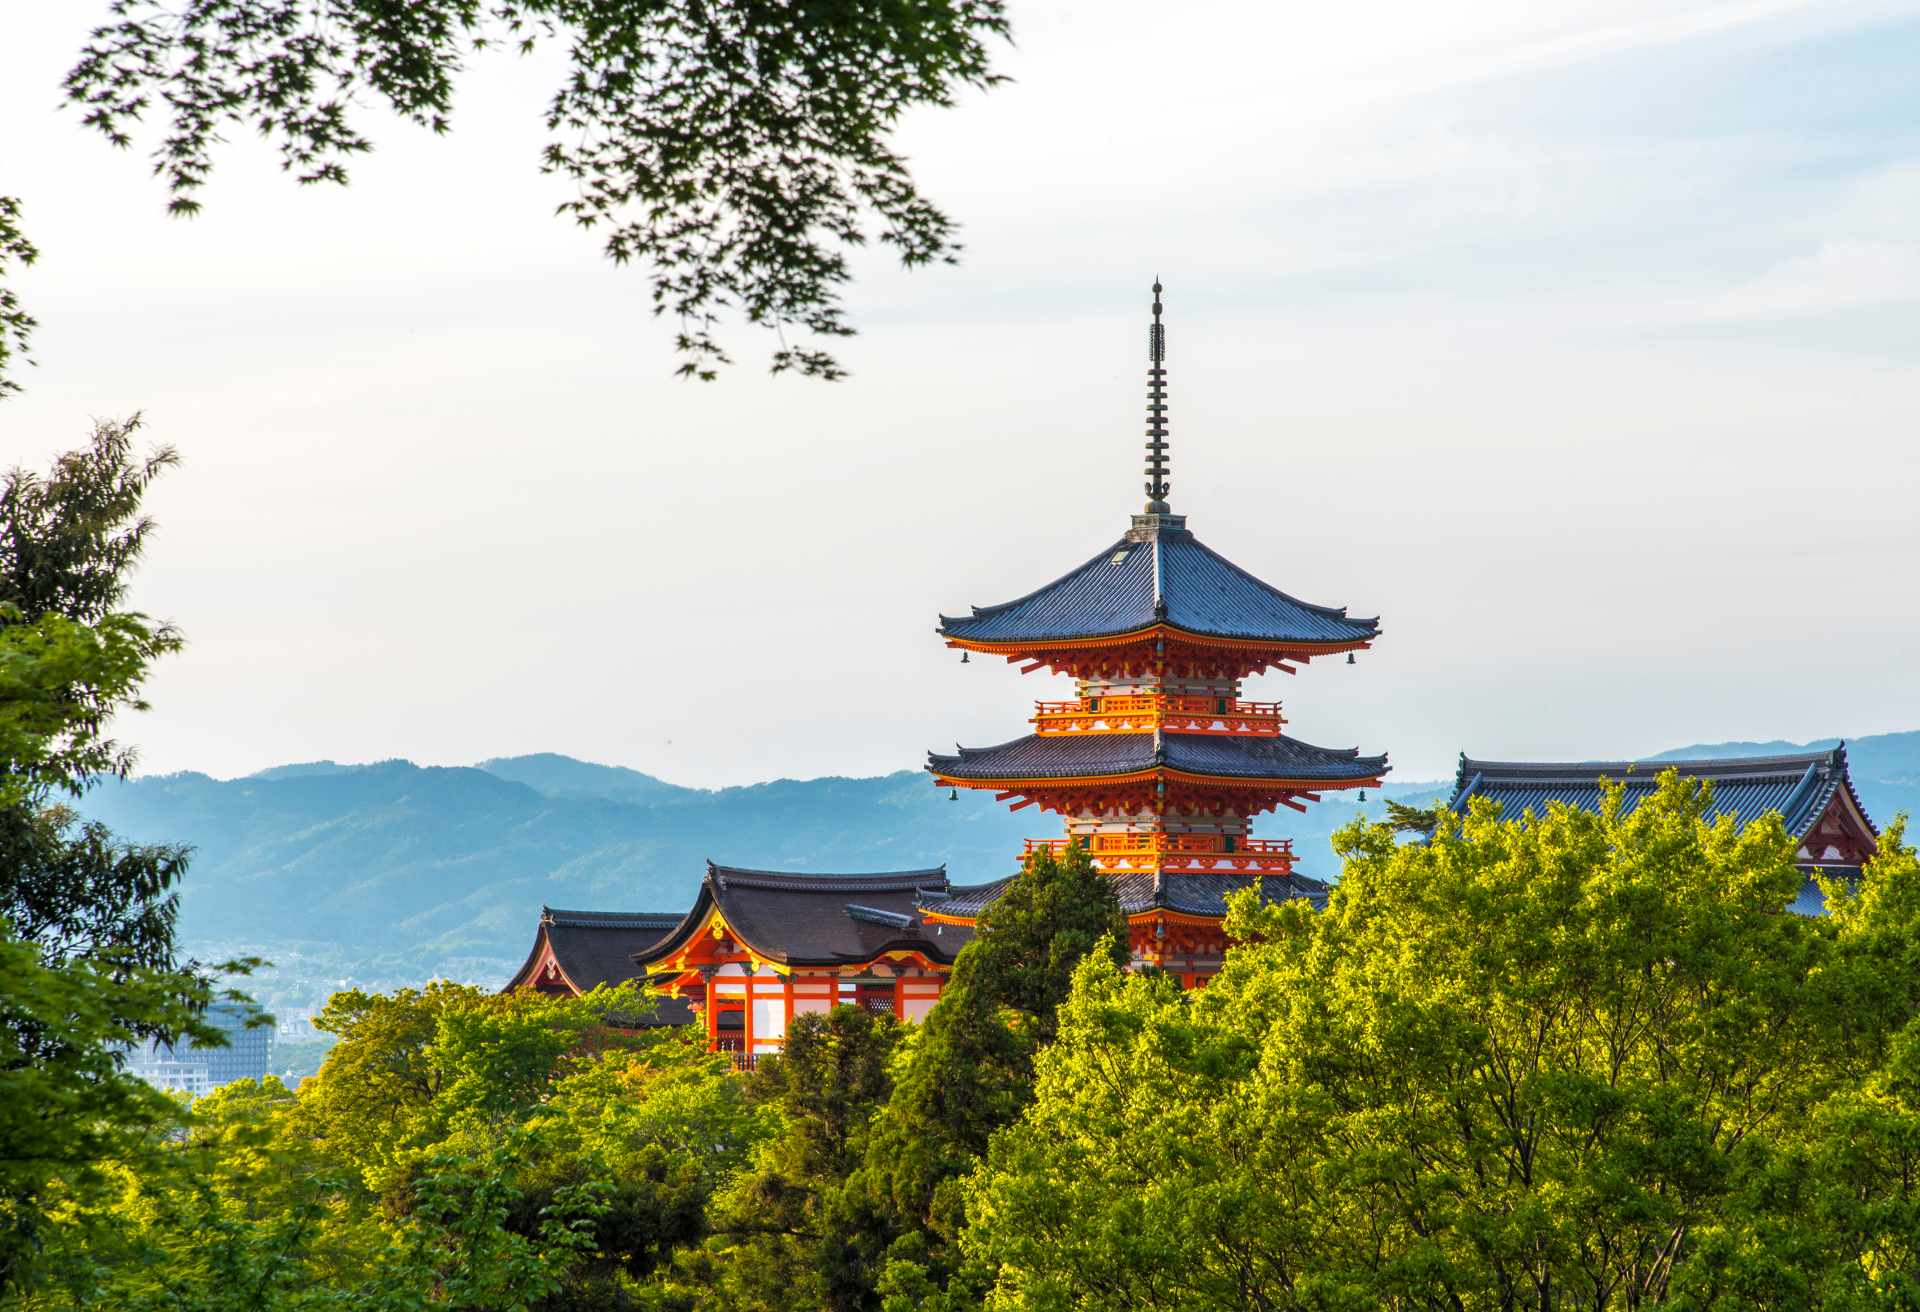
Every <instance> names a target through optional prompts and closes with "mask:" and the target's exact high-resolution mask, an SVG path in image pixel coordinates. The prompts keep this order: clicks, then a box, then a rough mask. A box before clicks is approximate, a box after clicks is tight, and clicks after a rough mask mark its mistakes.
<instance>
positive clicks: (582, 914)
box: [507, 907, 692, 1025]
mask: <svg viewBox="0 0 1920 1312" xmlns="http://www.w3.org/2000/svg"><path fill="white" fill-rule="evenodd" d="M679 923H680V913H679V912H676V911H562V910H559V909H557V908H554V907H541V908H540V927H539V929H538V930H536V931H535V933H534V938H533V950H532V951H531V952H529V953H528V954H527V959H526V961H525V963H524V964H522V965H521V967H520V969H519V970H518V971H517V972H516V973H515V974H514V976H513V979H512V981H511V982H510V983H509V984H508V985H507V987H508V988H509V989H512V988H514V987H515V986H517V985H520V984H523V983H526V984H531V983H534V982H535V981H534V980H533V978H532V975H533V972H534V970H535V968H536V967H537V966H538V964H539V962H540V959H541V957H542V956H543V955H545V953H546V951H547V950H548V949H551V950H552V953H553V960H554V962H555V963H556V964H557V965H558V966H559V967H560V970H561V973H562V974H564V975H565V976H566V982H567V983H568V984H569V985H571V986H572V987H573V988H576V989H578V990H579V991H580V992H582V993H586V992H588V991H590V990H592V989H594V988H596V987H598V986H599V985H601V984H620V983H624V982H626V981H628V980H644V979H645V977H646V973H645V972H644V971H642V970H640V969H639V968H638V967H637V966H635V965H634V964H633V954H634V953H635V952H636V951H637V950H639V949H641V948H644V947H646V946H647V945H648V944H650V943H653V942H655V941H656V940H658V939H659V938H660V937H661V936H662V935H664V934H665V933H666V932H667V931H668V930H670V929H672V928H673V927H674V926H675V925H678V924H679ZM691 1014H692V1013H691V1012H689V1011H688V1010H687V1006H686V1004H685V1003H684V1002H682V1001H680V1000H679V999H676V998H662V999H661V1000H660V1007H659V1012H658V1013H657V1015H656V1016H655V1018H654V1019H655V1022H656V1023H658V1024H668V1025H677V1024H682V1023H684V1022H685V1021H687V1020H689V1019H690V1018H691Z"/></svg>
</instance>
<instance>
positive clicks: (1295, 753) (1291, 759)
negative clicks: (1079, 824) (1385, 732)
mask: <svg viewBox="0 0 1920 1312" xmlns="http://www.w3.org/2000/svg"><path fill="white" fill-rule="evenodd" d="M1161 768H1165V769H1172V770H1182V771H1186V772H1188V773H1191V774H1199V775H1213V776H1216V777H1220V778H1229V779H1301V780H1323V781H1325V782H1327V783H1329V784H1333V783H1348V782H1353V781H1358V780H1363V779H1374V778H1378V777H1379V776H1380V775H1382V774H1385V773H1386V771H1387V758H1386V757H1385V756H1384V755H1381V756H1362V755H1360V752H1359V749H1358V748H1353V747H1346V748H1332V747H1315V746H1314V745H1313V744H1312V743H1305V742H1301V741H1300V740H1299V739H1298V738H1289V737H1285V736H1279V737H1273V738H1227V737H1222V736H1220V735H1217V734H1183V733H1166V734H1153V733H1103V734H1087V735H1084V736H1073V737H1068V736H1065V735H1060V734H1028V735H1027V736H1026V737H1024V738H1016V739H1014V740H1013V741H1012V742H1006V743H1001V744H999V745H998V746H995V747H962V748H959V749H958V752H957V754H955V755H952V756H947V755H942V754H940V753H937V752H929V753H928V754H927V769H928V770H929V771H930V772H932V773H934V774H937V775H940V776H942V777H944V778H949V779H960V780H969V779H981V780H986V779H1070V778H1087V777H1092V778H1098V777H1101V776H1106V775H1127V774H1137V773H1139V772H1140V771H1143V770H1153V769H1161Z"/></svg>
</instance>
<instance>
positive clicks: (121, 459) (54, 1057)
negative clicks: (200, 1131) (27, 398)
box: [0, 418, 247, 1292]
mask: <svg viewBox="0 0 1920 1312" xmlns="http://www.w3.org/2000/svg"><path fill="white" fill-rule="evenodd" d="M138 426H139V421H138V419H137V418H136V419H134V420H132V421H129V422H128V423H124V424H115V423H103V424H99V425H96V427H95V430H94V433H93V438H92V441H91V442H89V443H88V444H87V445H86V446H85V447H83V448H81V449H80V450H77V451H74V452H70V453H68V454H66V455H63V456H61V457H60V458H59V459H58V460H57V461H56V462H55V464H54V467H53V470H52V472H51V473H50V474H47V475H40V474H36V473H31V472H28V471H25V470H21V469H15V470H13V471H11V472H10V473H8V474H7V475H6V476H5V478H4V481H0V955H4V957H5V958H6V960H7V962H8V968H7V969H6V971H5V976H4V977H5V979H6V985H5V991H4V993H0V1094H4V1097H0V1105H3V1109H0V1216H3V1217H4V1221H5V1224H3V1225H0V1289H6V1290H11V1291H14V1292H18V1291H21V1290H23V1289H25V1288H27V1287H28V1286H29V1284H30V1283H31V1281H32V1279H33V1278H34V1276H33V1270H32V1268H33V1266H34V1264H35V1262H36V1261H37V1260H38V1256H39V1255H40V1254H41V1253H43V1252H45V1251H47V1250H48V1249H49V1246H50V1245H52V1243H53V1239H52V1237H51V1236H52V1231H53V1230H54V1229H56V1228H57V1221H56V1219H55V1217H54V1215H53V1212H52V1211H51V1210H50V1209H51V1206H52V1201H53V1200H54V1199H55V1198H56V1197H58V1198H66V1197H69V1196H71V1195H73V1194H75V1193H76V1192H84V1191H85V1190H87V1189H90V1188H94V1187H97V1186H98V1185H99V1184H100V1181H101V1178H102V1176H101V1168H102V1166H103V1165H104V1164H105V1163H108V1162H110V1161H113V1160H119V1159H124V1158H126V1157H127V1156H128V1155H129V1154H134V1153H137V1152H140V1151H142V1150H144V1148H145V1147H147V1146H148V1145H149V1144H150V1142H151V1140H152V1138H153V1136H154V1134H155V1133H156V1132H157V1131H159V1130H161V1129H164V1128H165V1127H167V1126H169V1125H171V1124H173V1123H174V1120H175V1118H176V1112H177V1109H176V1108H175V1107H174V1106H173V1104H171V1103H170V1102H168V1101H167V1100H165V1099H162V1098H159V1097H157V1096H156V1095H153V1094H152V1093H151V1092H150V1091H148V1090H147V1089H146V1088H145V1087H144V1086H142V1085H139V1084H138V1083H137V1082H136V1081H134V1080H132V1079H131V1078H129V1077H128V1076H127V1075H126V1074H125V1073H124V1071H122V1070H121V1061H122V1058H121V1054H122V1053H123V1052H124V1051H125V1049H126V1047H127V1046H129V1045H133V1044H138V1043H141V1042H144V1041H146V1040H147V1039H150V1038H164V1039H173V1038H177V1037H180V1036H182V1035H185V1036H188V1037H190V1038H192V1039H193V1040H194V1041H196V1042H198V1043H201V1044H205V1045H209V1046H217V1045H219V1044H222V1043H224V1042H225V1040H224V1038H223V1037H222V1036H221V1035H220V1033H219V1032H218V1031H216V1030H214V1029H212V1028H211V1027H209V1026H207V1025H206V1024H205V1023H204V1022H203V1020H202V1019H201V1016H202V1013H203V1011H204V1009H205V1007H206V1005H207V1004H208V1002H209V1001H211V1000H213V999H214V998H215V997H217V996H227V997H231V998H238V997H239V995H238V994H224V995H223V994H220V993H219V992H218V991H216V989H215V988H214V985H213V982H212V979H211V977H210V976H209V974H207V973H206V972H204V971H202V970H200V969H199V968H198V967H196V966H195V965H194V964H193V963H181V962H179V961H177V960H176V957H175V952H174V937H173V935H174V914H175V902H174V895H173V891H172V888H173V885H174V883H175V882H176V881H177V880H178V878H179V877H180V875H181V873H182V871H183V870H184V868H185V862H186V854H185V852H184V850H182V849H180V848H175V847H166V846H158V847H141V846H130V845H127V844H123V843H119V842H117V841H115V840H114V838H113V836H112V835H111V834H110V833H109V832H108V831H107V830H106V829H104V828H103V827H101V826H99V825H94V824H83V823H81V822H80V821H78V820H77V819H76V818H75V816H74V815H73V813H72V812H71V811H70V810H69V809H68V808H67V807H66V806H65V805H64V804H63V803H62V801H61V799H63V798H65V797H70V796H73V795H77V794H79V793H80V792H82V791H83V790H84V789H85V788H86V786H87V784H88V783H89V781H90V780H91V779H92V778H94V777H96V776H98V775H100V774H104V773H120V774H124V773H125V772H126V770H127V769H128V768H129V766H130V765H131V761H132V756H131V753H130V752H128V751H127V750H125V749H124V748H121V747H119V746H118V745H116V744H115V743H114V742H113V741H112V740H111V739H110V738H109V737H108V736H107V729H108V725H109V721H110V720H111V718H112V717H113V715H114V714H115V713H117V712H119V711H123V710H128V709H139V708H141V707H142V706H144V702H142V701H141V699H140V687H141V684H142V682H143V681H144V679H145V677H146V673H147V669H148V667H149V665H150V663H151V662H152V661H154V660H155V659H157V658H159V657H160V656H163V655H165V654H167V653H169V652H171V651H174V650H176V649H177V648H178V647H179V645H180V639H179V635H178V634H177V633H176V632H175V631H174V630H173V629H172V628H171V627H170V626H167V625H165V624H159V623H155V622H153V621H151V620H149V619H148V618H147V617H146V616H144V615H141V614H138V613H137V612H133V611H128V610H126V609H124V608H123V605H122V603H123V602H124V599H125V595H126V589H127V575H128V572H129V571H130V570H131V568H132V566H133V565H134V563H135V562H136V560H137V559H138V557H139V555H140V551H141V548H142V546H143V545H144V543H145V541H146V537H147V534H148V532H149V529H150V524H149V523H148V521H147V520H146V519H145V518H144V517H143V516H142V515H141V513H140V503H141V499H142V498H143V496H144V495H145V493H146V490H147V488H148V486H149V485H150V484H151V482H152V480H153V479H154V478H155V477H156V476H157V475H158V474H159V473H160V472H161V471H163V470H164V469H166V468H167V467H168V466H169V465H170V464H172V463H173V455H172V453H171V452H170V451H166V450H161V451H159V452H156V453H154V454H153V455H151V456H147V457H145V458H141V457H138V456H136V455H135V453H134V450H133V434H134V433H135V431H136V430H137V428H138ZM225 964H226V967H227V968H231V969H234V970H241V969H244V968H245V966H246V964H247V963H225Z"/></svg>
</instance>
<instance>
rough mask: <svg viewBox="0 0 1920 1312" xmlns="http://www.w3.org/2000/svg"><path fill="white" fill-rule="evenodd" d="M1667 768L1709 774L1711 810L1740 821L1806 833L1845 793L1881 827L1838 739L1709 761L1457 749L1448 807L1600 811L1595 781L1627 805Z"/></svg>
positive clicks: (1511, 813)
mask: <svg viewBox="0 0 1920 1312" xmlns="http://www.w3.org/2000/svg"><path fill="white" fill-rule="evenodd" d="M1666 770H1678V771H1679V772H1680V773H1681V775H1683V776H1684V777H1686V778H1689V779H1709V780H1712V782H1713V809H1714V813H1715V814H1716V815H1732V816H1733V817H1734V818H1735V819H1736V820H1738V821H1739V823H1740V824H1742V825H1746V824H1750V823H1751V822H1753V821H1754V820H1757V819H1759V818H1760V817H1761V816H1763V815H1765V814H1766V813H1767V812H1769V811H1778V812H1780V815H1781V817H1782V819H1784V820H1785V822H1786V827H1787V832H1788V833H1790V834H1792V835H1793V836H1794V837H1795V838H1805V837H1806V835H1807V832H1808V831H1809V830H1810V829H1811V828H1812V827H1813V825H1814V823H1815V822H1816V821H1818V820H1819V819H1820V817H1821V816H1822V815H1823V814H1825V813H1826V810H1827V807H1828V805H1829V804H1830V803H1831V802H1832V801H1833V800H1834V797H1835V796H1836V795H1837V794H1841V793H1842V792H1843V791H1844V794H1845V797H1846V799H1847V800H1848V801H1849V802H1850V803H1851V804H1852V807H1853V809H1854V810H1855V811H1857V812H1858V813H1859V816H1860V818H1861V820H1863V821H1864V822H1865V823H1866V824H1867V826H1868V827H1869V828H1870V829H1872V831H1873V832H1874V833H1878V832H1879V831H1878V829H1877V828H1873V821H1872V820H1871V818H1869V817H1868V816H1867V813H1866V808H1865V807H1863V806H1862V805H1861V804H1860V796H1859V794H1858V793H1856V792H1854V790H1853V780H1852V778H1851V776H1850V775H1849V774H1848V772H1847V749H1846V747H1845V746H1844V745H1842V746H1839V747H1835V748H1833V749H1831V750H1830V751H1819V752H1800V753H1796V754H1794V755H1791V756H1744V757H1729V758H1725V759H1721V760H1709V761H1572V762H1548V761H1476V760H1473V759H1471V758H1469V757H1468V756H1466V755H1465V754H1464V753H1462V755H1461V757H1460V769H1459V772H1458V773H1457V774H1456V775H1455V777H1454V787H1453V798H1452V800H1451V801H1449V802H1448V803H1447V805H1448V807H1449V808H1451V809H1452V810H1454V811H1457V812H1461V813H1463V814H1464V813H1465V811H1466V809H1467V806H1468V804H1469V803H1470V802H1471V801H1472V800H1473V799H1474V798H1476V797H1486V798H1490V799H1492V800H1493V801H1496V802H1499V803H1500V804H1501V807H1502V809H1503V812H1504V814H1506V815H1507V816H1509V817H1517V816H1519V815H1521V814H1522V813H1523V812H1526V811H1533V812H1535V813H1541V812H1544V811H1545V810H1546V806H1547V803H1548V802H1565V803H1566V804H1567V805H1569V806H1573V807H1578V808H1579V809H1581V810H1583V811H1598V810H1599V809H1600V799H1601V789H1600V780H1601V779H1602V778H1605V779H1609V780H1614V781H1617V782H1618V783H1619V784H1620V785H1621V786H1622V787H1623V788H1624V789H1625V790H1626V799H1625V800H1626V807H1627V810H1628V811H1631V810H1632V809H1633V808H1634V807H1636V806H1638V805H1639V804H1640V801H1641V799H1642V798H1644V797H1646V796H1647V795H1648V794H1649V793H1651V792H1652V791H1653V790H1654V788H1655V787H1656V786H1657V784H1658V781H1659V776H1660V774H1661V773H1662V772H1663V771H1666Z"/></svg>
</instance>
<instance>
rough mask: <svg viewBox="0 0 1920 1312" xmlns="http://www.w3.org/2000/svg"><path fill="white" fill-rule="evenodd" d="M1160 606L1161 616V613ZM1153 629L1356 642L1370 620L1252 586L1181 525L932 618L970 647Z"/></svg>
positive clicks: (1368, 632)
mask: <svg viewBox="0 0 1920 1312" xmlns="http://www.w3.org/2000/svg"><path fill="white" fill-rule="evenodd" d="M1162 607H1163V608H1164V613H1162V611H1161V608H1162ZM1156 623H1167V624H1171V625H1173V626H1174V627H1176V628H1180V629H1185V630H1187V631H1188V632H1189V633H1198V634H1203V635H1205V636H1208V637H1215V638H1249V639H1258V640H1264V641H1272V642H1300V643H1353V642H1366V641H1369V640H1370V639H1372V638H1374V637H1377V636H1378V635H1379V632H1380V624H1379V621H1378V620H1372V619H1349V618H1347V612H1346V610H1345V609H1344V608H1335V607H1331V606H1315V605H1311V604H1309V603H1308V602H1304V601H1300V600H1297V599H1296V598H1293V597H1289V596H1288V595H1287V594H1286V593H1284V592H1281V591H1280V590H1279V589H1278V588H1274V587H1270V586H1268V585H1267V584H1265V583H1262V582H1261V581H1260V580H1259V579H1257V578H1255V577H1254V576H1253V575H1251V574H1249V573H1247V572H1246V571H1245V570H1243V569H1241V568H1240V567H1239V566H1238V565H1235V564H1234V563H1233V562H1231V561H1229V560H1228V559H1226V558H1225V557H1224V556H1221V555H1218V554H1217V553H1215V552H1213V551H1211V550H1209V549H1208V548H1207V547H1205V546H1203V545H1202V544H1201V542H1200V540H1199V539H1198V538H1196V537H1194V536H1193V534H1191V533H1189V532H1187V531H1186V530H1185V529H1176V528H1161V529H1158V530H1156V531H1155V532H1154V533H1153V534H1151V535H1150V536H1148V537H1147V538H1146V539H1145V540H1143V541H1135V540H1133V539H1131V538H1122V539H1121V540H1120V541H1118V542H1116V543H1114V544H1113V545H1112V546H1110V547H1108V548H1107V549H1106V550H1104V551H1102V552H1101V553H1100V554H1099V555H1097V556H1095V557H1094V558H1093V559H1092V560H1089V561H1088V562H1087V563H1086V564H1084V565H1082V566H1080V568H1078V569H1076V570H1074V571H1073V572H1072V573H1071V574H1068V575H1066V576H1065V577H1063V578H1059V579H1056V580H1054V581H1053V582H1052V583H1049V584H1048V585H1047V586H1046V587H1044V588H1041V589H1040V590H1039V591H1038V592H1032V593H1029V594H1027V595H1026V596H1024V597H1021V598H1020V599H1019V600H1017V601H1010V602H1007V603H1005V604H1004V605H1000V606H986V607H976V608H975V609H974V612H973V614H972V615H968V616H957V617H956V616H947V615H943V616H941V617H940V632H941V633H942V634H944V635H945V636H947V637H949V638H962V639H968V640H971V641H975V642H1026V641H1033V640H1036V639H1047V638H1105V637H1113V636H1115V635H1117V634H1122V633H1132V632H1135V631H1136V630H1139V629H1144V628H1148V627H1150V626H1151V625H1153V624H1156Z"/></svg>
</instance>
